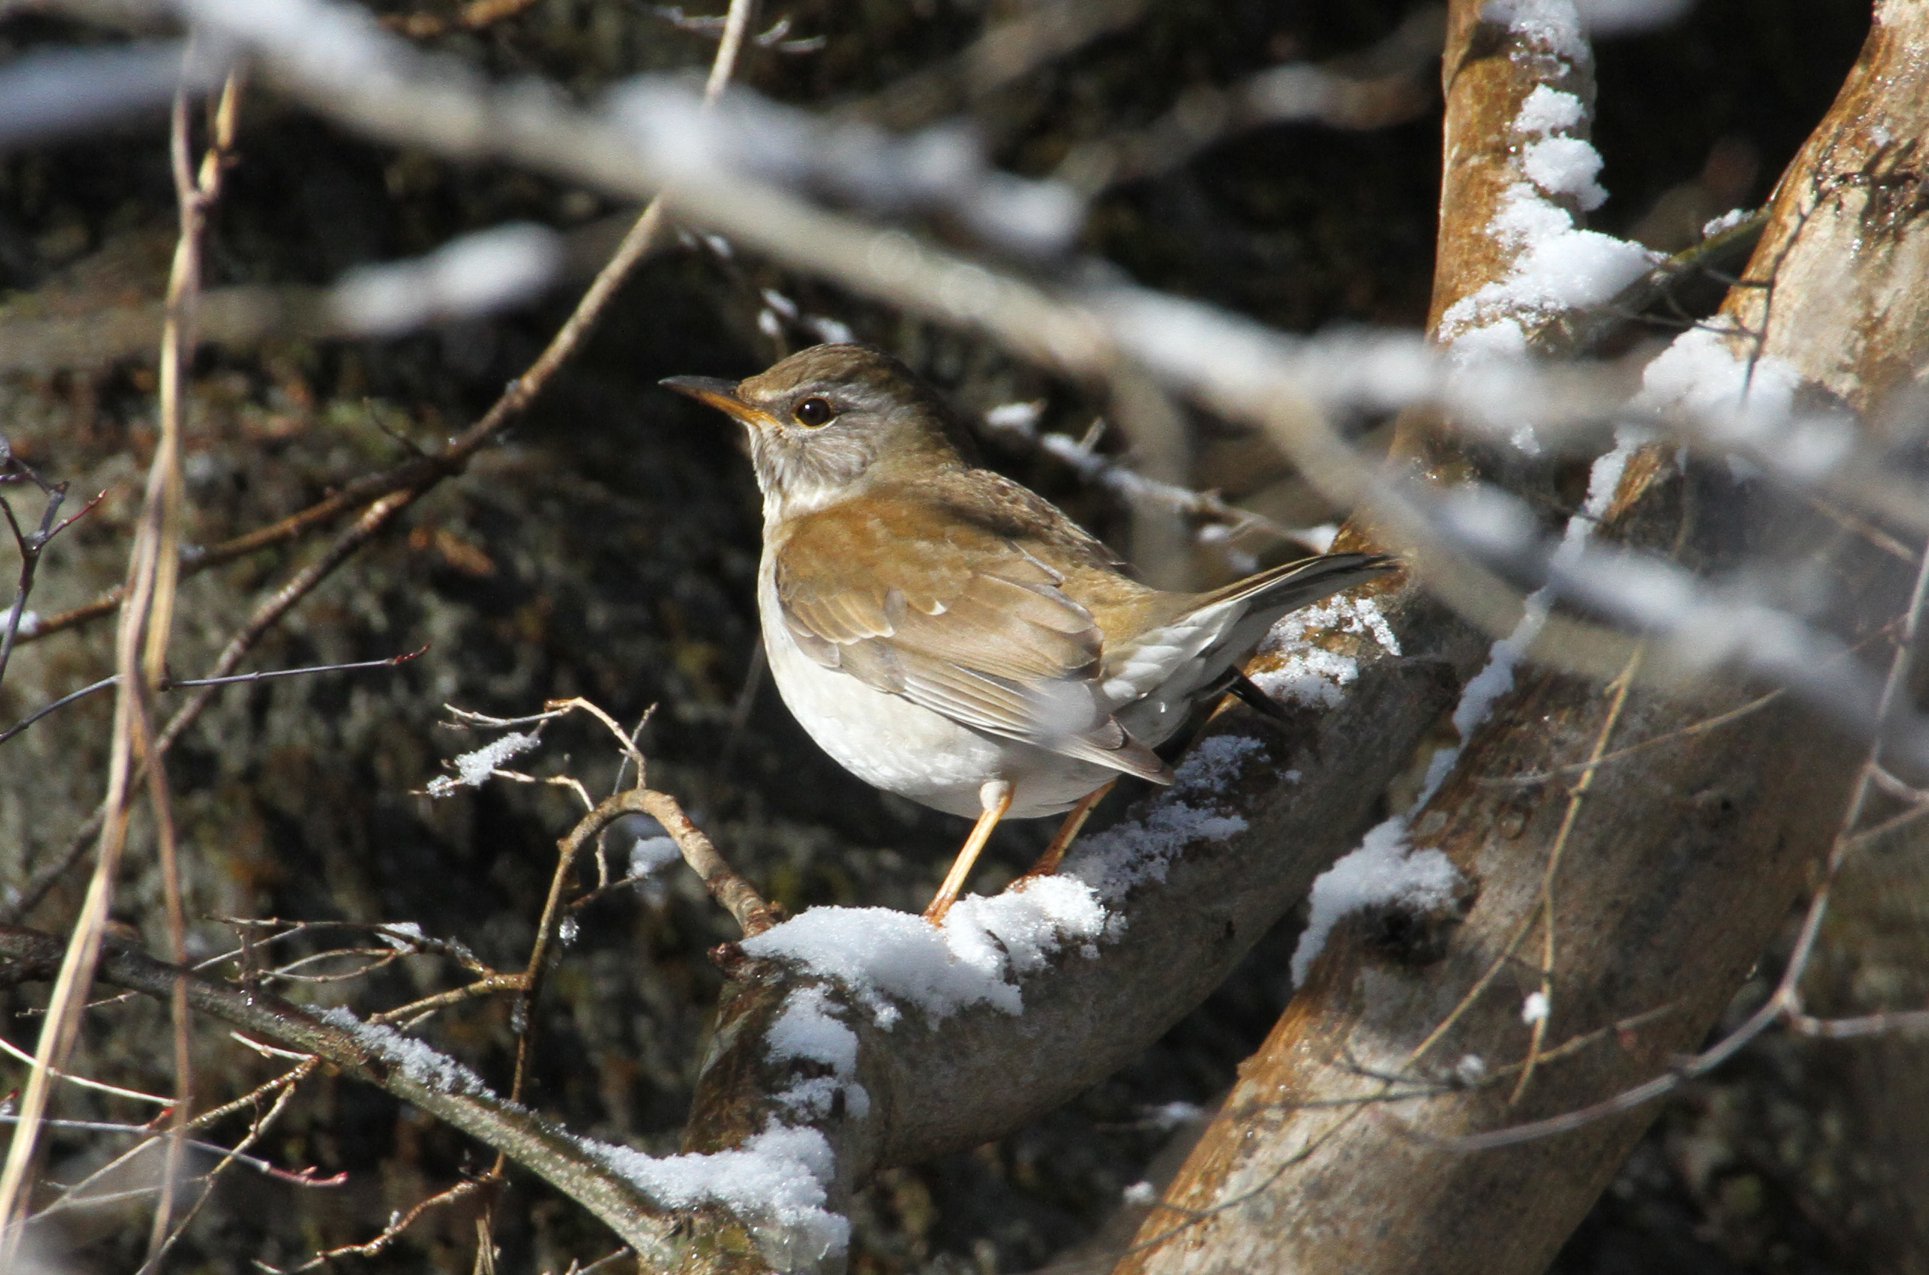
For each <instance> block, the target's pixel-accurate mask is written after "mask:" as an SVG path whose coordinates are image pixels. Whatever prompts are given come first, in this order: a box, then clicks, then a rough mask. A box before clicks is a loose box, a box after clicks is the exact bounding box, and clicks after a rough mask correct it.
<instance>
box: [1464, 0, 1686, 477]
mask: <svg viewBox="0 0 1929 1275" xmlns="http://www.w3.org/2000/svg"><path fill="white" fill-rule="evenodd" d="M1481 17H1482V19H1483V20H1485V21H1488V22H1495V23H1500V24H1503V25H1505V26H1507V27H1508V28H1509V30H1510V31H1512V32H1513V33H1514V35H1515V36H1516V37H1518V38H1519V39H1520V40H1521V41H1522V42H1523V43H1524V45H1525V46H1526V47H1528V48H1532V49H1535V50H1538V51H1540V52H1541V53H1542V54H1543V55H1544V60H1549V59H1551V60H1552V62H1553V65H1554V67H1555V69H1556V70H1565V69H1566V68H1568V67H1571V66H1573V65H1576V64H1580V63H1583V62H1585V61H1586V60H1587V58H1588V56H1589V54H1588V49H1587V43H1586V40H1585V39H1584V38H1583V36H1582V32H1581V23H1580V19H1579V17H1578V16H1577V14H1576V12H1575V8H1574V6H1573V5H1572V4H1570V3H1564V2H1562V0H1489V3H1488V4H1487V6H1486V7H1485V8H1484V9H1483V10H1482V11H1481ZM1586 122H1587V108H1586V105H1585V104H1584V103H1583V102H1582V101H1581V99H1580V98H1578V97H1576V96H1575V95H1574V94H1572V93H1568V92H1565V91H1563V90H1561V89H1556V88H1554V87H1552V86H1551V85H1548V84H1540V85H1537V86H1536V87H1535V88H1534V89H1533V91H1531V92H1530V93H1529V94H1528V95H1527V97H1526V99H1525V100H1524V101H1523V102H1522V103H1521V106H1520V109H1519V111H1518V112H1517V113H1516V115H1515V117H1514V120H1513V125H1512V132H1513V134H1514V137H1515V138H1516V139H1517V142H1518V145H1517V147H1516V151H1515V153H1516V156H1517V158H1516V159H1515V161H1514V167H1515V168H1516V169H1517V171H1518V173H1519V175H1520V180H1519V181H1517V182H1515V183H1514V184H1513V185H1512V186H1511V187H1510V188H1509V189H1508V190H1507V192H1506V193H1505V194H1504V195H1503V196H1502V197H1501V199H1500V203H1499V206H1498V207H1497V208H1496V209H1495V210H1494V214H1493V219H1492V221H1491V222H1489V224H1488V226H1487V233H1488V234H1489V235H1491V236H1492V237H1493V238H1494V239H1495V240H1496V241H1497V242H1498V243H1499V244H1500V245H1501V247H1502V248H1504V249H1505V250H1506V253H1507V257H1508V260H1509V261H1510V262H1511V265H1510V267H1509V269H1508V271H1507V273H1506V274H1505V275H1504V276H1503V277H1502V278H1500V279H1497V280H1494V281H1493V282H1490V283H1488V284H1486V285H1485V286H1483V287H1481V288H1479V289H1477V290H1475V291H1474V292H1473V293H1471V294H1470V295H1468V296H1464V297H1462V298H1461V299H1460V300H1458V301H1456V302H1454V304H1453V305H1451V306H1449V307H1448V308H1447V311H1446V313H1445V314H1444V315H1442V316H1441V319H1440V330H1439V332H1438V336H1439V338H1440V339H1441V340H1442V341H1443V342H1448V343H1451V345H1452V347H1453V354H1454V357H1455V359H1456V360H1458V361H1460V362H1462V363H1463V364H1464V363H1471V362H1474V361H1477V360H1480V359H1484V358H1495V357H1499V358H1518V357H1521V356H1523V355H1525V354H1526V353H1527V349H1528V342H1529V339H1530V334H1531V333H1532V331H1533V330H1534V329H1535V328H1537V327H1539V326H1541V325H1543V324H1545V323H1548V322H1551V321H1553V320H1556V319H1558V318H1559V317H1561V316H1562V315H1563V314H1566V313H1569V312H1572V311H1575V310H1583V309H1587V308H1589V307H1591V306H1598V305H1601V304H1603V303H1605V302H1607V301H1609V300H1611V299H1613V297H1614V296H1615V295H1616V294H1617V293H1619V292H1620V291H1621V290H1622V289H1624V288H1626V287H1627V286H1628V285H1629V284H1631V283H1633V282H1634V281H1635V280H1636V279H1639V278H1640V277H1641V276H1642V275H1643V274H1644V273H1646V272H1647V271H1648V270H1649V269H1650V268H1651V267H1652V266H1653V265H1654V264H1655V263H1656V262H1657V261H1659V260H1660V258H1659V256H1658V255H1657V254H1655V253H1653V252H1650V251H1649V250H1648V249H1646V248H1643V247H1642V246H1641V245H1639V244H1634V243H1629V242H1627V241H1626V240H1622V239H1616V238H1614V237H1613V236H1611V235H1604V234H1600V233H1598V232H1596V231H1592V230H1583V229H1581V228H1580V227H1579V226H1578V225H1576V224H1575V220H1574V214H1573V212H1572V211H1570V205H1571V206H1572V207H1573V208H1578V209H1580V210H1583V211H1591V210H1593V209H1595V208H1598V207H1600V206H1601V204H1602V203H1603V202H1605V201H1606V199H1607V191H1606V190H1605V189H1604V188H1603V187H1602V186H1601V184H1600V181H1599V180H1598V179H1599V177H1600V172H1601V156H1600V153H1599V152H1598V151H1596V150H1595V149H1594V147H1593V145H1592V144H1590V143H1589V142H1588V140H1587V139H1586V138H1585V137H1584V136H1580V135H1578V134H1579V133H1580V131H1581V130H1582V129H1583V128H1584V126H1585V124H1586ZM1521 443H1522V446H1523V447H1524V448H1526V449H1527V450H1530V451H1531V450H1533V449H1534V446H1535V444H1534V442H1533V437H1532V435H1531V433H1529V434H1525V435H1523V436H1522V439H1521Z"/></svg>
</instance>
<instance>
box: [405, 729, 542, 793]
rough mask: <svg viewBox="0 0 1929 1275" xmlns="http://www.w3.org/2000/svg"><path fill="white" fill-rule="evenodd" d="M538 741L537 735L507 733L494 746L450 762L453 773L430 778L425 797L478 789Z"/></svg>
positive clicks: (491, 745) (525, 732)
mask: <svg viewBox="0 0 1929 1275" xmlns="http://www.w3.org/2000/svg"><path fill="white" fill-rule="evenodd" d="M540 742H541V738H540V737H539V736H537V735H535V734H532V733H530V732H528V731H519V730H517V731H510V732H509V733H508V734H507V735H504V736H502V737H501V738H500V739H497V740H496V741H495V742H494V743H491V744H489V745H487V746H485V747H482V748H478V749H476V750H475V751H474V752H469V753H464V754H462V755H461V756H460V757H457V758H456V759H455V760H454V761H452V762H450V763H449V764H450V765H451V766H454V767H455V774H453V775H437V776H436V777H435V778H434V779H431V780H430V781H429V786H428V789H427V791H428V794H429V796H431V797H449V796H453V795H454V794H455V790H456V789H458V788H480V787H481V786H482V784H483V782H484V781H485V780H487V779H488V778H489V776H490V775H492V774H494V773H495V772H496V770H498V769H499V768H500V767H501V766H502V764H503V763H504V762H506V761H508V760H509V759H510V758H511V757H517V756H520V755H521V754H523V753H526V752H528V751H529V750H530V749H532V748H534V747H535V746H536V745H537V744H538V743H540Z"/></svg>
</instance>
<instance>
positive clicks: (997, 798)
mask: <svg viewBox="0 0 1929 1275" xmlns="http://www.w3.org/2000/svg"><path fill="white" fill-rule="evenodd" d="M978 802H979V804H980V805H982V806H983V807H984V813H983V814H981V815H979V816H978V822H977V823H975V824H972V825H971V835H970V836H968V837H966V838H965V843H964V849H962V850H960V851H958V858H957V861H956V862H955V863H953V864H952V865H951V871H950V872H948V873H946V874H945V878H944V884H943V885H941V886H939V887H938V894H937V897H936V898H934V899H932V900H931V906H930V907H927V908H926V909H925V910H924V919H925V920H927V921H929V922H931V924H933V925H943V924H944V914H945V913H946V912H949V911H950V910H951V905H952V904H953V903H956V902H957V901H958V893H959V891H961V890H963V889H964V887H965V881H966V880H967V879H968V878H969V877H970V876H971V868H972V865H973V864H975V863H977V862H978V854H979V852H980V851H982V850H983V849H984V848H985V842H987V841H989V840H991V830H992V829H993V828H996V827H997V826H998V821H999V820H1000V819H1003V818H1004V817H1005V812H1006V811H1007V810H1010V809H1011V781H1010V780H1008V779H988V780H986V781H985V784H984V787H982V788H980V789H979V790H978Z"/></svg>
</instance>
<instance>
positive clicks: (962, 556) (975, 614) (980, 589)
mask: <svg viewBox="0 0 1929 1275" xmlns="http://www.w3.org/2000/svg"><path fill="white" fill-rule="evenodd" d="M774 557H775V574H776V585H777V604H778V606H779V608H780V609H781V611H782V618H783V622H784V625H785V627H786V628H787V629H788V630H789V632H790V634H791V636H792V637H793V638H794V639H795V640H796V642H797V645H798V646H799V648H801V649H802V650H803V651H804V653H805V654H806V655H808V656H809V657H810V658H811V659H813V660H816V661H817V662H818V663H819V664H822V665H824V666H825V667H826V668H834V669H837V670H839V671H840V672H843V673H847V674H849V675H850V676H852V677H855V678H857V679H858V680H859V681H861V682H863V683H865V684H866V685H868V686H871V687H874V688H876V689H878V690H881V691H885V692H888V693H890V694H893V695H901V696H903V697H904V698H905V699H907V700H910V701H911V702H912V703H914V704H918V705H921V706H923V707H925V708H928V709H931V710H932V711H934V712H937V713H941V714H943V715H944V716H946V717H948V718H950V719H951V720H953V721H955V722H958V723H960V724H962V725H965V726H969V727H971V728H973V729H975V730H980V731H984V732H985V733H987V734H990V735H997V736H1001V737H1003V738H1006V739H1014V740H1019V741H1021V742H1023V743H1027V744H1032V745H1035V746H1037V747H1040V748H1044V749H1047V750H1049V751H1052V752H1056V753H1060V754H1063V755H1065V756H1069V757H1077V758H1080V759H1082V760H1086V761H1093V762H1097V763H1098V764H1100V765H1102V766H1108V767H1111V768H1112V769H1115V770H1120V771H1123V772H1125V773H1127V774H1132V775H1139V776H1142V777H1144V778H1146V779H1152V780H1155V781H1158V782H1170V779H1171V771H1170V769H1169V768H1168V767H1167V766H1166V765H1165V763H1164V762H1162V761H1160V760H1159V758H1158V756H1157V755H1156V754H1154V753H1153V752H1152V751H1151V750H1150V749H1149V748H1147V747H1145V746H1144V745H1143V744H1141V743H1140V742H1139V741H1138V740H1135V739H1133V738H1132V737H1131V735H1129V734H1128V733H1127V732H1126V730H1125V728H1124V727H1122V726H1121V725H1119V723H1118V720H1117V719H1116V718H1115V717H1113V716H1112V714H1111V712H1110V711H1109V710H1108V709H1107V708H1106V707H1105V706H1104V704H1103V702H1102V701H1101V699H1100V696H1099V691H1098V684H1097V675H1098V672H1099V669H1100V666H1101V657H1102V654H1103V652H1102V647H1103V643H1104V634H1103V633H1102V632H1101V631H1100V629H1099V627H1098V625H1097V623H1096V622H1095V621H1094V620H1093V618H1092V614H1091V612H1090V611H1088V610H1086V609H1085V608H1084V607H1083V606H1081V605H1079V603H1077V602H1076V601H1074V600H1073V599H1072V598H1070V597H1068V596H1066V594H1065V592H1064V591H1063V589H1062V588H1061V587H1060V586H1061V585H1062V584H1063V583H1064V577H1063V575H1062V573H1061V572H1059V571H1057V570H1055V569H1054V568H1053V567H1052V566H1051V565H1050V564H1049V563H1048V562H1046V561H1044V560H1043V559H1042V558H1041V557H1040V556H1038V555H1037V554H1035V553H1033V552H1028V551H1027V549H1026V547H1025V546H1024V545H1023V544H1022V543H1021V542H1019V541H1018V540H1016V539H1014V538H1012V537H1010V536H1007V535H1002V534H1000V533H999V531H998V530H997V529H995V528H992V527H987V526H983V525H980V524H978V523H974V522H973V521H971V520H970V519H969V518H968V517H964V516H960V514H959V512H958V511H956V510H951V509H947V508H945V507H943V506H941V505H934V504H933V503H932V502H930V501H928V500H922V501H910V500H903V499H891V498H888V497H876V496H872V497H867V498H866V499H865V500H862V501H853V502H846V503H843V504H839V505H833V506H831V507H829V508H826V509H821V510H817V511H815V512H813V513H809V514H805V515H801V516H799V517H795V518H792V519H789V520H787V523H786V525H785V527H784V528H783V530H782V532H781V533H780V538H779V540H778V542H777V544H776V545H775V546H774Z"/></svg>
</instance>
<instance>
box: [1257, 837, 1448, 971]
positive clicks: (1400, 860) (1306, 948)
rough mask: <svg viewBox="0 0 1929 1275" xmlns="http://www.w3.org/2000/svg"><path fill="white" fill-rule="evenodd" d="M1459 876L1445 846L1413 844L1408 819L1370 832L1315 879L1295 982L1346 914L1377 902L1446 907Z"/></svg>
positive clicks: (1297, 952)
mask: <svg viewBox="0 0 1929 1275" xmlns="http://www.w3.org/2000/svg"><path fill="white" fill-rule="evenodd" d="M1459 881H1460V874H1459V873H1458V872H1457V871H1455V870H1454V866H1453V864H1452V862H1451V861H1449V860H1448V858H1447V856H1446V855H1444V854H1442V853H1440V851H1438V850H1420V851H1412V850H1409V848H1408V845H1407V824H1406V820H1404V819H1397V818H1396V819H1389V820H1387V821H1386V822H1385V823H1383V824H1380V825H1379V826H1378V827H1376V828H1374V829H1373V830H1372V831H1370V832H1368V833H1367V834H1366V838H1365V840H1363V841H1361V842H1360V848H1359V849H1357V850H1355V851H1353V852H1352V853H1351V854H1349V855H1347V856H1346V857H1345V858H1343V859H1341V860H1340V861H1339V862H1338V863H1335V864H1334V865H1333V866H1332V867H1330V868H1328V869H1327V870H1326V871H1325V872H1324V873H1322V874H1321V875H1320V878H1319V879H1318V880H1317V881H1315V882H1313V893H1312V895H1311V897H1310V899H1309V903H1310V905H1311V909H1312V910H1311V912H1310V913H1309V915H1308V916H1307V919H1306V932H1305V933H1304V934H1301V935H1300V936H1299V946H1298V947H1296V948H1295V949H1294V950H1293V985H1294V986H1295V987H1297V986H1300V985H1301V984H1303V983H1305V982H1306V975H1307V972H1308V971H1310V970H1311V969H1312V968H1313V962H1314V961H1316V960H1318V959H1319V954H1320V952H1321V951H1322V950H1324V948H1325V947H1326V939H1327V936H1328V935H1330V934H1331V933H1332V932H1333V927H1334V926H1335V925H1337V924H1339V922H1340V921H1341V920H1342V919H1344V918H1345V917H1347V916H1350V915H1352V914H1353V913H1355V912H1361V911H1365V910H1366V909H1367V908H1374V907H1389V906H1395V905H1397V906H1402V907H1408V908H1413V909H1415V910H1421V909H1426V908H1436V907H1441V906H1443V905H1445V904H1446V903H1448V902H1450V901H1451V900H1452V898H1453V892H1454V888H1455V886H1457V885H1458V884H1459Z"/></svg>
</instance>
